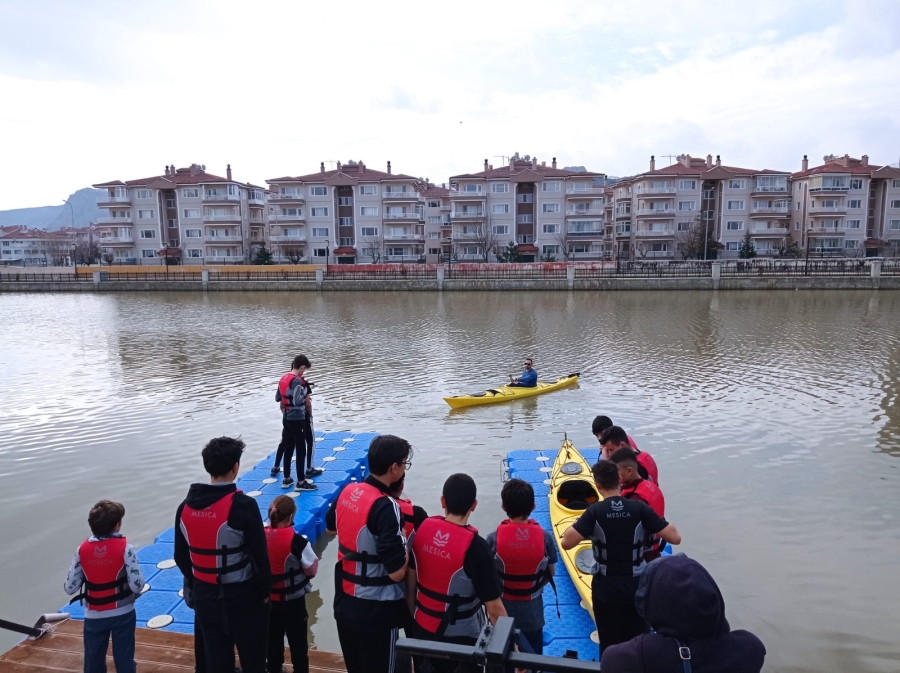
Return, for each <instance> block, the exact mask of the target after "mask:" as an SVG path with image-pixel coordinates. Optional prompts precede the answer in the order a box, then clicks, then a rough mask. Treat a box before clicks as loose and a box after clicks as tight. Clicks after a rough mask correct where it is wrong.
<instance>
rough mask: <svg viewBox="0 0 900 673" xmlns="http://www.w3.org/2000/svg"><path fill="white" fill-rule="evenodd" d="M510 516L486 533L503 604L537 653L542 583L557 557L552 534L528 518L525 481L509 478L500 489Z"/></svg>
mask: <svg viewBox="0 0 900 673" xmlns="http://www.w3.org/2000/svg"><path fill="white" fill-rule="evenodd" d="M500 500H501V502H502V506H503V511H504V512H506V514H507V516H509V518H508V519H507V520H506V521H504V522H503V523H501V524H500V526H498V527H497V530H496V531H494V532H493V533H490V534H489V535H488V536H487V543H488V546H489V547H490V548H491V551H493V552H494V558H495V560H496V563H497V569H498V571H499V572H500V581H501V582H502V583H503V595H502V597H501V598H502V600H503V605H504V607H505V608H506V612H507V613H508V614H509V616H510V617H512V618H513V619H515V620H516V628H518V629H520V630H521V631H522V635H523V636H525V639H526V640H527V641H528V644H529V645H531V649H532V650H534V652H535V653H536V654H541V653H542V652H543V651H544V638H543V632H544V596H543V588H544V585H545V584H547V583H548V582H549V581H550V578H551V577H552V576H553V575H554V574H555V573H556V563H557V561H559V557H558V556H557V553H556V543H555V542H554V541H553V537H552V536H551V535H550V533H548V532H547V531H545V530H544V529H543V528H541V525H540V524H539V523H537V522H536V521H534V520H532V519H529V518H528V517H529V516H530V515H531V513H532V512H533V511H534V489H533V488H532V487H531V484H529V483H528V482H527V481H522V480H521V479H510V480H509V481H507V482H506V483H505V484H503V490H501V491H500Z"/></svg>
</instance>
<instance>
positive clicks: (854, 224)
mask: <svg viewBox="0 0 900 673" xmlns="http://www.w3.org/2000/svg"><path fill="white" fill-rule="evenodd" d="M847 229H859V220H847Z"/></svg>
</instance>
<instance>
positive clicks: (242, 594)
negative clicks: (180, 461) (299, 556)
mask: <svg viewBox="0 0 900 673" xmlns="http://www.w3.org/2000/svg"><path fill="white" fill-rule="evenodd" d="M243 452H244V442H242V441H241V440H240V439H233V438H231V437H217V438H216V439H212V440H210V441H209V442H208V443H207V445H206V446H205V447H204V448H203V453H202V455H203V467H204V469H205V470H206V471H207V473H209V476H210V483H209V484H191V487H190V490H189V491H188V494H187V497H186V498H185V500H184V502H182V503H181V504H180V505H179V506H178V512H177V514H176V515H175V563H176V564H177V565H178V568H179V570H181V574H182V575H183V576H184V579H185V582H184V588H185V595H186V596H187V595H188V592H190V595H191V597H192V599H193V605H194V616H195V618H196V620H197V624H199V626H200V631H201V633H202V640H203V649H204V654H205V659H206V667H207V670H208V671H209V673H233V671H234V649H235V647H237V651H238V655H239V656H240V660H241V669H242V670H243V671H244V673H264V672H265V669H266V643H267V642H268V622H269V590H270V589H271V586H272V574H271V571H270V569H269V554H268V551H267V548H266V534H265V531H264V529H263V523H262V517H261V516H260V515H259V508H258V507H257V504H256V501H255V500H254V499H253V498H250V497H248V496H246V495H244V494H243V493H241V492H240V491H238V490H237V487H236V486H235V485H234V480H235V478H236V477H237V474H238V471H239V470H240V468H241V464H240V461H241V455H242V454H243Z"/></svg>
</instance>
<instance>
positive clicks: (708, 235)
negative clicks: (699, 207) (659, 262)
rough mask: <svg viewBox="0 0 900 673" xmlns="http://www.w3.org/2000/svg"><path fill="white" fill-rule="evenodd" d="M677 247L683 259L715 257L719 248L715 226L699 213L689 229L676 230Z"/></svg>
mask: <svg viewBox="0 0 900 673" xmlns="http://www.w3.org/2000/svg"><path fill="white" fill-rule="evenodd" d="M675 248H676V250H677V252H678V253H679V254H681V258H682V259H703V258H704V252H705V253H706V254H705V257H706V259H715V258H716V255H717V253H718V249H719V242H718V241H716V236H715V227H714V226H712V225H711V224H710V223H707V222H704V221H703V220H702V219H701V218H700V216H699V215H698V216H697V217H695V218H694V219H693V221H691V223H690V224H689V225H688V228H687V229H679V230H678V231H676V232H675Z"/></svg>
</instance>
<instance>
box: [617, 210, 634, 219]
mask: <svg viewBox="0 0 900 673" xmlns="http://www.w3.org/2000/svg"><path fill="white" fill-rule="evenodd" d="M616 219H617V220H624V219H631V211H630V210H623V211H621V212H620V211H618V210H617V211H616Z"/></svg>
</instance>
